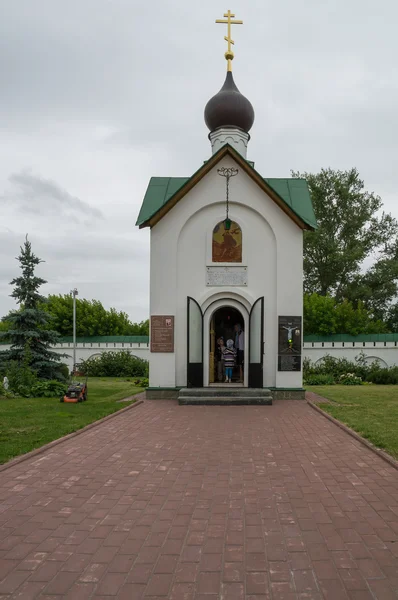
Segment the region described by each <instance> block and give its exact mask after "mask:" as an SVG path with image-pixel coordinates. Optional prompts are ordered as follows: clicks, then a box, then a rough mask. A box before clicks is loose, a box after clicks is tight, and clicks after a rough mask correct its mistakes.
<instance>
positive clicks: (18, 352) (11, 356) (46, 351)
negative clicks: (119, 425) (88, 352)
mask: <svg viewBox="0 0 398 600" xmlns="http://www.w3.org/2000/svg"><path fill="white" fill-rule="evenodd" d="M17 260H18V261H19V264H20V268H21V270H22V275H21V276H20V277H16V278H15V279H13V280H12V281H11V282H10V285H13V286H14V291H13V292H12V294H11V297H12V298H15V300H16V301H17V303H18V304H19V309H18V310H14V311H11V312H10V313H9V314H8V315H7V316H6V317H4V318H3V319H2V320H3V321H6V322H7V323H8V325H9V328H8V331H0V341H1V340H2V339H4V340H7V342H9V343H11V348H10V350H6V351H5V352H0V361H1V362H3V361H4V362H5V361H6V362H10V361H13V362H14V363H15V362H16V363H18V364H20V365H26V364H27V363H28V365H29V367H30V368H31V369H32V370H33V371H34V372H36V373H37V376H38V377H39V378H42V379H53V378H58V377H59V376H60V372H59V368H60V364H59V363H60V361H61V355H59V354H57V353H56V352H53V351H52V350H51V349H50V347H51V346H52V345H54V344H56V343H57V342H58V341H59V336H58V334H57V333H56V332H55V331H51V330H49V329H48V326H49V322H50V320H51V315H49V314H48V313H47V312H46V311H45V310H43V308H42V306H43V304H45V302H46V299H45V298H44V297H43V296H42V295H41V294H40V293H39V288H40V286H42V285H43V284H44V283H47V282H46V281H45V280H44V279H42V278H41V277H36V275H35V268H36V267H37V265H39V264H40V263H41V262H43V261H42V260H41V259H40V258H38V257H37V256H36V255H35V254H34V253H33V252H32V246H31V243H30V242H29V240H28V236H26V240H25V243H24V245H23V246H22V247H21V253H20V255H19V256H18V258H17ZM63 356H66V355H65V354H64V355H63Z"/></svg>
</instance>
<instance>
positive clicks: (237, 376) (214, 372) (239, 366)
mask: <svg viewBox="0 0 398 600" xmlns="http://www.w3.org/2000/svg"><path fill="white" fill-rule="evenodd" d="M236 325H238V326H239V328H240V329H241V331H242V332H243V335H242V334H241V336H240V343H241V344H242V343H244V318H243V315H242V313H241V312H240V311H239V310H238V309H236V308H234V307H232V306H223V307H221V308H218V309H217V310H216V311H215V312H214V313H213V314H212V317H211V319H210V323H209V349H210V353H209V384H210V385H212V384H224V383H227V382H226V381H225V380H226V372H225V363H224V360H223V355H222V350H221V345H220V343H219V342H221V339H222V340H223V345H224V347H225V346H226V345H227V341H228V340H232V342H233V343H234V346H236V345H238V344H236V341H237V340H236V333H237V332H236V327H235V326H236ZM243 347H244V346H243ZM228 384H229V382H228ZM231 384H233V385H240V386H243V385H244V352H243V351H242V350H241V351H237V353H236V360H235V365H234V367H233V369H232V378H231Z"/></svg>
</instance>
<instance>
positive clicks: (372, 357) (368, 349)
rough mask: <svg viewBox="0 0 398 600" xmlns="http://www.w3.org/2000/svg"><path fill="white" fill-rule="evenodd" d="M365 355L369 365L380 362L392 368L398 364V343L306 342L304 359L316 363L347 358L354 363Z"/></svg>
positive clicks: (383, 365)
mask: <svg viewBox="0 0 398 600" xmlns="http://www.w3.org/2000/svg"><path fill="white" fill-rule="evenodd" d="M361 352H363V353H364V355H365V356H366V360H367V362H369V363H372V362H374V361H376V362H378V363H379V364H380V366H381V367H392V366H394V365H397V364H398V347H397V342H334V343H333V344H332V343H331V342H304V344H303V358H309V359H310V360H311V362H313V363H316V362H317V361H319V360H321V359H322V358H323V357H324V356H326V355H328V354H329V355H330V356H333V357H335V358H346V359H347V360H349V361H351V362H354V361H355V358H356V357H357V356H359V355H360V354H361Z"/></svg>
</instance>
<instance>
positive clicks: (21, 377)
mask: <svg viewBox="0 0 398 600" xmlns="http://www.w3.org/2000/svg"><path fill="white" fill-rule="evenodd" d="M6 375H7V377H8V384H9V389H10V391H11V392H13V393H14V394H15V395H17V396H23V397H24V398H29V397H30V396H31V395H32V394H31V390H32V387H33V386H34V385H35V384H36V383H37V374H36V372H35V371H33V369H31V368H30V367H29V366H28V364H26V363H25V362H24V363H20V362H19V361H17V360H11V361H10V362H9V363H7V365H6Z"/></svg>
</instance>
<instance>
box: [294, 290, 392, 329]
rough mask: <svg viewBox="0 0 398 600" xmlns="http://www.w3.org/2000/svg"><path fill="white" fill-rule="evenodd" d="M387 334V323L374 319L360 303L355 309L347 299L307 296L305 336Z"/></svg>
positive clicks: (315, 295)
mask: <svg viewBox="0 0 398 600" xmlns="http://www.w3.org/2000/svg"><path fill="white" fill-rule="evenodd" d="M386 331H388V328H387V326H386V324H385V323H383V322H382V321H378V320H374V319H373V318H372V316H371V315H370V314H369V312H368V311H367V310H366V308H365V306H364V304H363V302H361V301H359V302H358V305H357V306H354V305H353V304H352V302H349V301H348V300H343V302H338V301H337V300H336V299H335V298H332V297H331V296H321V295H319V294H305V295H304V335H321V336H322V335H333V334H335V333H347V334H349V335H359V334H364V333H365V334H366V333H383V332H386Z"/></svg>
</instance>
